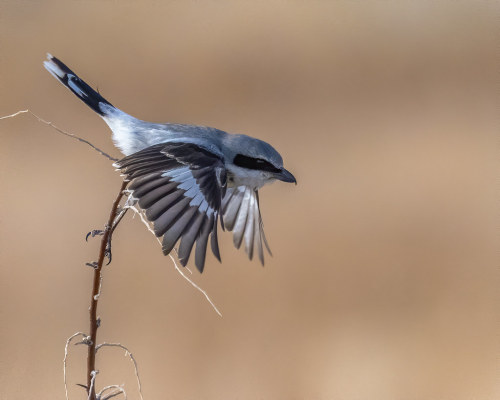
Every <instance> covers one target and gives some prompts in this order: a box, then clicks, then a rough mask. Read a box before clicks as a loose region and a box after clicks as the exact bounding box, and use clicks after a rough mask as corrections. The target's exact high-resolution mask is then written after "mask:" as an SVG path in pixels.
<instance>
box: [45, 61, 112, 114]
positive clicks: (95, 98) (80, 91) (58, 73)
mask: <svg viewBox="0 0 500 400" xmlns="http://www.w3.org/2000/svg"><path fill="white" fill-rule="evenodd" d="M47 59H48V61H44V62H43V65H44V66H45V68H46V69H47V71H49V72H50V73H51V74H52V75H53V76H54V77H55V78H57V79H58V80H59V82H61V83H62V84H63V85H64V86H66V87H67V88H68V89H69V90H71V91H72V92H73V93H74V94H76V95H77V96H78V98H80V99H81V100H82V101H83V102H84V103H85V104H87V105H88V106H89V107H90V108H91V109H92V110H94V111H95V112H96V113H98V114H99V115H101V116H103V117H104V116H105V115H106V113H107V112H109V106H111V107H113V105H112V104H111V103H110V102H109V101H107V100H106V99H105V98H104V97H102V96H101V95H100V94H99V93H97V92H96V91H95V90H94V89H92V88H91V87H90V86H89V85H87V84H86V83H85V82H84V81H83V80H82V79H80V78H79V77H78V76H77V75H76V74H75V73H74V72H73V71H71V70H70V69H69V68H68V67H67V66H66V65H65V64H64V63H63V62H62V61H60V60H58V59H57V58H56V57H54V56H52V55H51V54H47ZM100 104H106V105H108V107H102V108H101V107H100ZM113 108H114V107H113Z"/></svg>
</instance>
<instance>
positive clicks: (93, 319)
mask: <svg viewBox="0 0 500 400" xmlns="http://www.w3.org/2000/svg"><path fill="white" fill-rule="evenodd" d="M127 184H128V182H122V185H121V187H120V191H119V192H118V195H117V196H116V199H115V201H114V202H113V206H112V207H111V212H110V213H109V218H108V223H107V224H106V228H105V229H104V234H103V235H102V238H101V247H100V250H99V258H98V260H97V265H96V267H95V268H94V283H93V287H92V297H91V300H90V343H89V348H88V353H87V388H88V395H89V400H95V388H94V387H93V386H91V382H92V379H95V377H94V378H93V375H92V374H93V371H94V370H95V353H96V341H97V328H98V322H97V303H98V301H99V293H100V290H99V287H100V284H101V270H102V266H103V263H104V257H105V255H106V247H107V245H108V242H109V241H110V239H111V233H112V232H111V228H112V227H113V223H114V221H115V218H116V211H117V209H118V205H119V204H120V201H121V199H122V197H123V191H124V190H125V188H126V187H127Z"/></svg>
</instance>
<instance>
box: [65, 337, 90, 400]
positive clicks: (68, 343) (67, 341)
mask: <svg viewBox="0 0 500 400" xmlns="http://www.w3.org/2000/svg"><path fill="white" fill-rule="evenodd" d="M77 336H82V337H83V338H84V339H85V338H86V337H87V335H85V333H83V332H76V333H75V334H73V335H71V336H70V337H69V338H68V340H66V346H64V361H63V373H64V392H65V393H66V400H68V384H67V381H66V361H67V359H68V347H69V345H70V343H71V341H72V340H73V339H74V338H75V337H77Z"/></svg>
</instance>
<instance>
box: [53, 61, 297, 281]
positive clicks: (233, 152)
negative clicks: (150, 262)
mask: <svg viewBox="0 0 500 400" xmlns="http://www.w3.org/2000/svg"><path fill="white" fill-rule="evenodd" d="M47 58H48V61H45V62H44V65H45V68H46V69H47V70H48V71H49V72H50V73H51V74H52V75H53V76H54V77H55V78H57V79H58V80H59V81H60V82H61V83H62V84H63V85H64V86H66V87H67V88H68V89H69V90H71V91H72V92H73V93H74V94H75V95H77V96H78V97H79V98H80V100H82V101H83V102H84V103H85V104H87V105H88V106H89V107H90V108H91V109H92V110H94V111H95V112H96V113H98V114H99V115H100V116H101V117H102V118H103V119H104V121H105V122H106V123H107V124H108V126H109V127H110V128H111V131H112V132H113V142H114V144H115V146H116V147H118V148H119V149H120V151H121V152H122V153H123V154H124V155H125V157H124V158H123V159H121V160H119V161H117V162H116V163H115V164H113V165H114V166H115V167H116V168H117V169H119V170H120V171H121V173H122V174H124V176H125V178H124V179H125V180H127V181H129V182H130V184H129V186H128V188H127V189H128V190H129V191H130V193H131V195H130V196H131V200H132V201H135V202H138V204H139V206H140V207H141V208H142V209H143V210H144V211H145V214H146V217H147V219H148V220H149V221H151V222H153V223H154V232H155V234H156V236H158V237H160V236H163V242H162V249H163V253H164V254H165V255H166V254H169V253H170V251H171V250H172V249H173V248H174V246H175V245H176V243H177V242H178V241H179V240H180V245H179V249H178V256H179V261H180V262H181V264H182V265H183V266H185V265H186V264H187V262H188V259H189V255H190V253H191V250H192V248H193V245H194V243H195V242H196V251H195V264H196V267H197V268H198V270H199V271H200V272H203V268H204V265H205V255H206V249H207V242H208V237H209V236H210V244H211V248H212V252H213V253H214V255H215V257H216V258H217V259H218V260H219V261H220V253H219V245H218V241H217V224H218V220H219V217H220V223H221V227H222V228H223V229H227V230H229V231H233V233H234V235H233V241H234V245H235V246H236V248H239V247H240V246H241V243H242V241H243V240H244V242H245V250H246V253H247V254H248V257H249V258H250V259H252V257H253V253H254V248H255V249H256V251H257V253H258V255H259V259H260V261H261V263H262V264H264V251H263V244H264V246H265V247H266V248H267V250H268V251H269V253H270V250H269V246H268V244H267V240H266V237H265V235H264V230H263V227H262V218H261V215H260V210H259V196H258V190H259V189H260V188H261V187H262V186H264V185H266V184H268V183H271V182H273V181H274V180H276V179H278V180H281V181H284V182H294V183H297V182H296V180H295V178H294V176H293V175H292V174H291V173H290V172H288V171H287V170H286V169H285V168H283V159H282V158H281V156H280V155H279V153H278V152H277V151H276V150H275V149H274V148H273V147H272V146H271V145H269V144H268V143H266V142H263V141H262V140H259V139H255V138H252V137H249V136H246V135H235V134H231V133H227V132H223V131H221V130H219V129H215V128H209V127H205V126H194V125H184V124H170V123H167V124H156V123H152V122H146V121H141V120H139V119H137V118H134V117H132V116H131V115H128V114H126V113H125V112H123V111H121V110H119V109H118V108H116V107H114V106H113V105H111V103H109V102H108V101H107V100H106V99H104V97H102V96H101V95H100V94H99V93H97V92H96V91H95V90H94V89H92V88H91V87H90V86H89V85H88V84H86V83H85V82H84V81H83V80H82V79H80V78H79V77H78V76H77V75H76V74H75V73H74V72H73V71H71V70H70V69H69V68H68V67H67V66H66V65H65V64H63V63H62V62H61V61H60V60H58V59H57V58H56V57H53V56H52V55H50V54H48V55H47Z"/></svg>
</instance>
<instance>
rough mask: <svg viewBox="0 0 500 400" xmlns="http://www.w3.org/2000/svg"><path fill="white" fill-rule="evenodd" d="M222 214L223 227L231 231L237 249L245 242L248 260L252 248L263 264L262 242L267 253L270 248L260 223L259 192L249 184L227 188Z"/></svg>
mask: <svg viewBox="0 0 500 400" xmlns="http://www.w3.org/2000/svg"><path fill="white" fill-rule="evenodd" d="M222 214H223V223H224V227H225V228H226V229H227V230H228V231H233V242H234V245H235V247H236V248H237V249H239V248H240V246H241V243H242V242H243V241H244V242H245V251H246V253H247V254H248V257H249V258H250V260H251V259H252V257H253V254H254V249H255V250H256V251H257V253H258V255H259V260H260V262H261V263H262V265H264V250H263V246H262V245H263V244H264V246H265V247H266V249H267V251H268V252H269V254H271V250H270V249H269V245H268V244H267V240H266V236H265V234H264V227H263V225H262V217H261V215H260V208H259V193H258V191H257V190H255V189H253V188H251V187H249V186H238V187H232V188H228V189H227V191H226V195H225V196H224V199H223V200H222Z"/></svg>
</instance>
